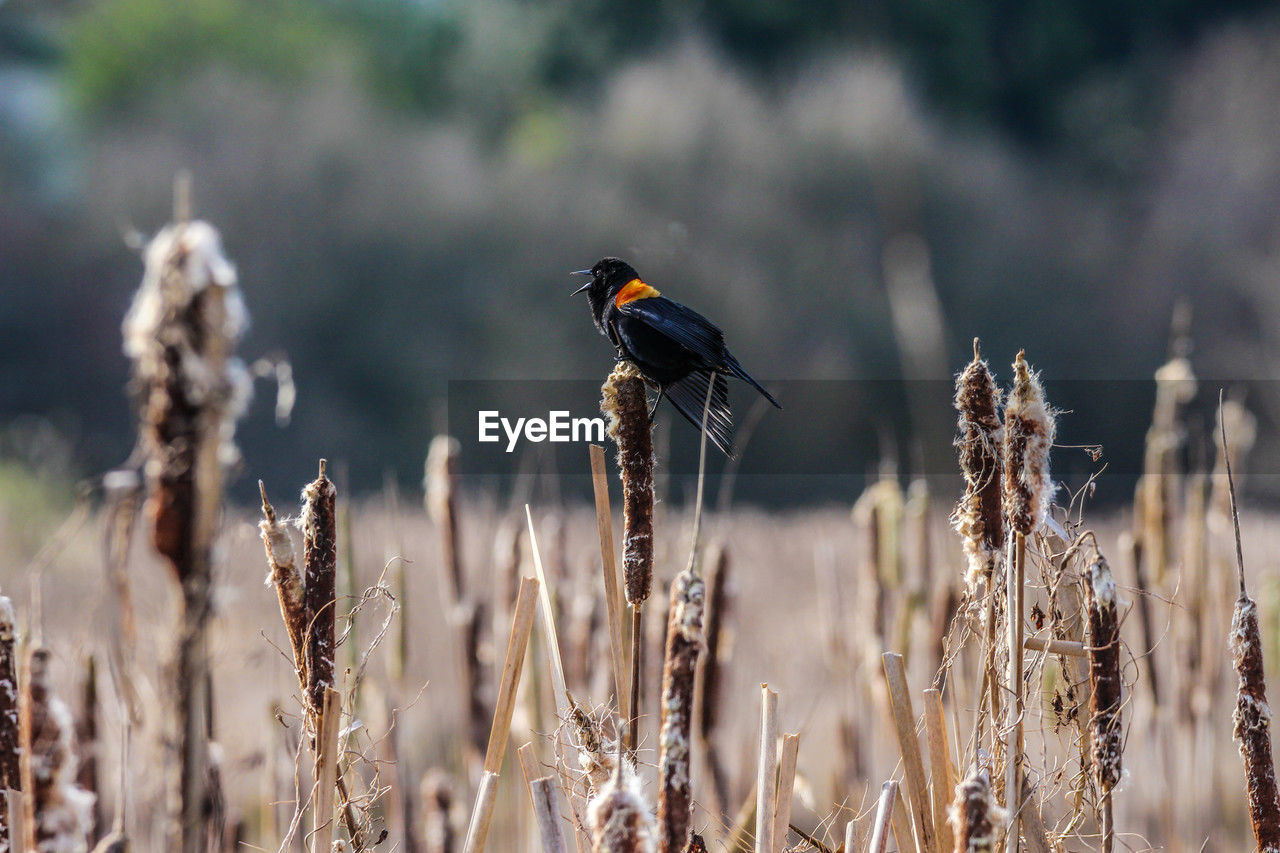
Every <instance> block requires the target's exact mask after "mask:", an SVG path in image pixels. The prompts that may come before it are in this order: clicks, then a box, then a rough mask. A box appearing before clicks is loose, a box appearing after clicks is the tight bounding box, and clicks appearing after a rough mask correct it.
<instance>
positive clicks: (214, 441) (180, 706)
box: [123, 184, 252, 851]
mask: <svg viewBox="0 0 1280 853" xmlns="http://www.w3.org/2000/svg"><path fill="white" fill-rule="evenodd" d="M179 186H180V188H185V186H186V185H185V184H180V185H179ZM179 206H182V205H179ZM177 218H178V219H179V220H180V221H179V222H178V223H177V224H174V225H171V226H169V227H167V228H165V229H164V230H162V231H161V232H160V233H159V234H157V235H156V236H155V238H154V239H153V240H152V241H151V243H150V244H149V245H148V246H147V249H146V252H145V262H146V269H145V273H144V275H143V279H142V285H141V286H140V287H139V289H138V292H137V294H136V295H135V296H134V299H133V304H132V306H131V307H130V309H129V313H128V315H127V316H126V317H125V320H124V326H123V332H124V350H125V354H126V355H127V356H128V357H129V358H130V360H131V361H132V362H133V384H134V388H135V392H136V395H137V399H138V401H139V424H140V433H141V441H140V444H141V446H142V448H143V450H144V452H145V453H146V456H147V463H146V468H145V470H146V475H147V482H148V487H149V488H148V491H149V497H148V501H147V516H148V518H149V519H150V522H151V534H152V544H153V545H154V546H155V549H156V551H158V552H159V553H160V555H161V556H162V557H164V558H165V560H166V561H167V562H168V564H169V567H170V569H171V570H172V572H173V575H174V578H175V579H176V580H177V581H178V582H179V583H180V584H181V587H182V614H181V620H182V625H181V627H180V629H179V630H178V631H177V632H176V634H177V649H176V654H175V657H176V665H175V667H174V672H175V675H176V678H175V683H174V685H173V688H172V689H173V693H172V698H173V701H174V702H175V704H176V709H175V713H174V722H175V724H176V729H177V732H176V734H177V737H176V739H175V743H176V745H177V750H178V752H179V754H180V761H179V762H175V764H176V766H177V769H178V780H177V785H176V790H177V797H176V803H177V805H178V818H179V819H178V824H177V826H176V827H175V836H176V837H175V839H174V841H175V845H176V844H177V843H180V846H181V848H182V849H183V850H185V851H194V850H196V849H197V848H199V847H200V846H201V843H202V841H201V833H202V831H203V822H204V821H203V814H202V813H203V809H204V803H205V799H206V797H205V791H204V781H205V778H206V774H205V770H204V764H205V761H206V755H205V753H206V751H207V746H206V744H205V742H204V738H203V736H202V733H201V723H200V721H201V719H202V717H203V716H204V706H205V705H206V703H207V702H208V701H209V697H208V696H207V695H206V694H205V688H204V684H205V672H206V670H207V669H208V660H207V653H206V651H205V647H206V643H205V634H206V632H207V626H208V621H209V618H210V615H211V611H212V607H213V593H212V566H211V561H212V548H213V537H214V529H215V527H216V524H217V520H218V515H219V513H220V511H221V504H222V486H223V482H222V481H223V470H224V468H226V467H227V466H229V465H231V464H233V463H235V462H236V461H237V460H238V459H239V453H238V451H237V449H236V446H235V442H234V434H235V424H236V420H237V419H238V418H239V416H240V415H241V414H242V413H243V411H244V409H245V407H246V405H247V403H248V400H249V396H250V394H251V391H252V378H251V377H250V374H249V372H248V370H247V369H246V368H245V366H244V364H243V363H242V362H240V361H239V360H238V359H236V358H234V350H235V346H236V343H237V342H238V340H239V338H240V335H241V334H242V333H243V331H244V329H245V327H246V325H247V316H246V312H245V309H244V304H243V302H242V301H241V299H240V292H239V290H238V288H237V285H236V273H235V268H234V267H233V266H232V265H231V263H230V262H228V261H227V259H226V258H225V257H224V256H223V254H222V245H221V240H220V238H219V236H218V232H217V231H216V230H215V229H214V228H213V227H212V226H210V225H209V224H208V223H205V222H188V221H186V220H185V218H184V216H183V215H179V216H178V217H177Z"/></svg>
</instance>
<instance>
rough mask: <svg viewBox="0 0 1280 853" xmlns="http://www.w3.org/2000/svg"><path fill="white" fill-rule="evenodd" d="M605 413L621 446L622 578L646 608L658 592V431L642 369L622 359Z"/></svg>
mask: <svg viewBox="0 0 1280 853" xmlns="http://www.w3.org/2000/svg"><path fill="white" fill-rule="evenodd" d="M602 393H603V400H602V401H601V404H600V408H601V411H603V412H604V413H605V415H606V416H607V417H608V418H609V435H610V437H612V438H613V440H614V441H615V442H617V444H618V468H619V470H620V471H621V473H622V524H623V543H622V574H623V581H624V583H625V585H626V595H627V603H628V604H630V605H632V606H633V607H635V606H637V605H639V604H643V603H644V602H645V600H646V599H648V598H649V593H650V592H651V591H652V589H653V467H654V457H653V433H652V430H651V429H650V426H649V409H648V400H647V399H646V397H645V385H644V380H643V379H642V378H641V376H640V371H639V370H638V369H637V368H636V366H635V365H634V364H632V363H631V362H629V361H623V362H620V363H619V364H618V366H617V367H616V368H614V370H613V373H611V374H609V379H608V381H606V382H605V384H604V388H603V389H602Z"/></svg>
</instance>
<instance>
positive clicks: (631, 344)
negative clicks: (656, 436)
mask: <svg viewBox="0 0 1280 853" xmlns="http://www.w3.org/2000/svg"><path fill="white" fill-rule="evenodd" d="M574 275H589V276H591V281H589V282H587V283H586V284H584V285H583V286H582V287H580V288H578V289H577V290H575V291H574V293H575V294H576V293H582V292H584V291H585V292H586V294H587V299H588V300H590V302H591V316H592V318H593V319H594V320H595V323H596V328H598V329H599V330H600V334H602V335H604V336H605V337H606V338H608V339H609V340H610V341H612V342H613V345H614V347H615V348H616V349H617V357H618V359H619V360H622V359H626V360H627V361H630V362H631V363H632V364H634V365H635V366H636V367H637V368H639V370H640V373H641V375H643V376H644V378H645V380H646V381H647V382H648V383H649V384H651V385H654V386H657V388H658V398H657V399H656V400H655V401H654V403H653V409H651V410H650V412H649V416H650V417H653V412H654V411H656V410H657V408H658V403H660V402H662V398H663V397H664V396H665V397H666V398H667V399H668V400H670V401H671V404H672V405H673V406H675V407H676V411H678V412H679V413H680V414H682V415H684V418H685V420H687V421H688V422H689V423H691V424H693V425H694V426H695V427H698V428H699V429H701V428H702V410H703V406H704V405H705V404H706V399H707V383H708V382H709V381H710V379H711V375H712V373H713V372H714V373H715V386H714V388H713V389H712V392H711V408H710V411H709V412H708V413H707V435H708V437H709V438H710V439H711V441H712V443H714V444H715V446H716V447H718V448H720V450H721V451H722V452H723V453H724V454H725V455H726V456H729V457H731V458H732V456H733V417H732V415H731V413H730V412H729V387H728V382H726V381H725V376H726V375H732V376H736V377H738V378H739V379H741V380H743V381H744V382H746V383H747V384H749V385H750V386H751V387H753V388H755V389H756V390H757V391H759V392H760V393H761V394H763V395H764V398H765V399H766V400H768V401H769V402H770V403H773V405H775V406H777V407H778V408H779V409H781V408H782V404H781V403H779V402H778V401H777V400H775V399H773V396H772V395H771V394H770V393H769V392H768V391H766V390H764V388H763V387H761V385H760V383H759V382H757V381H755V380H754V379H752V378H751V375H750V374H749V373H747V371H745V370H744V369H743V368H742V365H741V364H739V363H738V360H737V359H736V358H734V357H733V353H731V352H729V348H728V347H726V346H725V345H724V333H723V332H721V331H720V329H719V327H717V326H716V325H715V324H714V323H712V322H711V321H710V320H708V319H707V318H706V317H703V316H702V315H701V314H699V313H698V312H696V311H693V310H691V309H689V308H686V307H684V306H683V305H681V304H680V303H679V302H673V301H671V300H670V299H668V298H667V297H665V296H663V295H661V294H660V293H659V292H658V291H657V290H656V289H655V288H653V287H650V286H649V285H647V284H645V283H644V281H643V280H642V279H641V278H640V275H639V273H637V272H636V271H635V269H634V268H633V267H632V266H631V265H630V264H628V263H627V262H626V261H621V260H618V259H617V258H604V259H603V260H601V261H599V262H598V263H597V264H596V265H595V266H593V267H592V268H591V269H589V270H578V271H577V272H575V273H574Z"/></svg>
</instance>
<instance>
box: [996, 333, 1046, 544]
mask: <svg viewBox="0 0 1280 853" xmlns="http://www.w3.org/2000/svg"><path fill="white" fill-rule="evenodd" d="M1013 370H1014V379H1013V393H1011V394H1010V395H1009V400H1008V402H1007V403H1006V404H1005V412H1004V511H1005V517H1006V518H1007V520H1008V523H1009V527H1010V528H1012V529H1013V530H1014V531H1016V532H1017V533H1021V534H1022V535H1023V536H1030V535H1031V534H1032V532H1034V531H1035V529H1036V528H1038V527H1039V526H1040V525H1041V524H1043V523H1044V520H1045V516H1046V515H1047V514H1048V512H1049V505H1050V504H1051V503H1052V502H1053V492H1054V487H1053V484H1052V482H1051V481H1050V479H1049V448H1051V447H1052V446H1053V435H1054V432H1055V424H1054V417H1053V413H1052V412H1051V411H1050V410H1049V408H1048V406H1046V405H1045V401H1044V389H1043V388H1041V387H1040V379H1039V377H1038V376H1036V374H1034V373H1032V372H1031V369H1030V368H1029V367H1028V366H1027V359H1026V354H1025V353H1024V352H1019V353H1018V357H1017V359H1016V360H1015V361H1014V363H1013Z"/></svg>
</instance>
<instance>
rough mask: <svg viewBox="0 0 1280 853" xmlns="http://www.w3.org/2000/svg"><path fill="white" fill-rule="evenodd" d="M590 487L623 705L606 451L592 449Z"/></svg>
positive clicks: (624, 669) (615, 682) (618, 598)
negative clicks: (592, 495)
mask: <svg viewBox="0 0 1280 853" xmlns="http://www.w3.org/2000/svg"><path fill="white" fill-rule="evenodd" d="M590 455H591V485H592V489H593V490H594V492H595V501H596V530H597V532H598V533H599V535H600V568H601V571H602V573H603V574H604V603H605V611H606V613H607V616H608V620H609V656H610V661H611V662H612V663H613V686H614V690H615V691H616V692H615V694H614V695H615V696H617V701H618V703H619V705H621V703H622V700H623V697H625V696H627V664H626V649H625V647H624V645H623V642H624V641H623V639H622V603H623V598H622V590H621V589H620V588H619V586H618V567H617V564H616V563H615V562H614V552H613V514H612V511H611V509H610V508H609V480H608V474H607V472H606V471H605V459H604V448H603V447H601V446H600V445H598V444H593V445H591V447H590Z"/></svg>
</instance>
